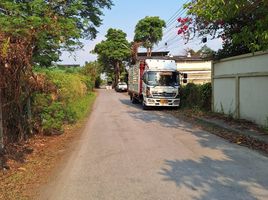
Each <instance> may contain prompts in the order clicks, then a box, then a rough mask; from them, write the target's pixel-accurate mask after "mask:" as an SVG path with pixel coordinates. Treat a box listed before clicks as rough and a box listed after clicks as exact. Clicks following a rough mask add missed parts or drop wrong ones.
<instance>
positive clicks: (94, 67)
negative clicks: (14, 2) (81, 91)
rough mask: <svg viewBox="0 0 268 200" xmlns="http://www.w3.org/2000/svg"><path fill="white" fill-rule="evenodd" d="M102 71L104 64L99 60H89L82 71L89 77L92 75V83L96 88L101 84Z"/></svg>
mask: <svg viewBox="0 0 268 200" xmlns="http://www.w3.org/2000/svg"><path fill="white" fill-rule="evenodd" d="M101 72H102V66H101V64H100V63H99V62H96V61H95V62H89V63H88V62H87V63H86V64H85V66H84V67H83V68H82V69H81V73H82V74H83V75H85V76H87V77H90V78H91V80H92V83H94V85H93V86H95V88H99V87H100V84H101V78H100V75H101Z"/></svg>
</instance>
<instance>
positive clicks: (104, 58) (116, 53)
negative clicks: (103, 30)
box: [93, 28, 131, 84]
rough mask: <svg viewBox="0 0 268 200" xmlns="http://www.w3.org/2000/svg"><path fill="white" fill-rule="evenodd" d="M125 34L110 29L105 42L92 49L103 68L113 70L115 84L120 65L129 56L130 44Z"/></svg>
mask: <svg viewBox="0 0 268 200" xmlns="http://www.w3.org/2000/svg"><path fill="white" fill-rule="evenodd" d="M126 36H127V34H126V33H124V32H123V31H122V30H119V29H112V28H110V29H109V30H108V31H107V34H106V36H105V37H106V40H104V41H102V42H100V43H99V44H97V45H96V46H95V48H94V51H93V52H95V53H97V54H98V59H99V61H100V62H101V63H102V64H103V66H104V67H106V68H107V67H108V68H110V66H112V67H113V69H114V75H115V84H117V83H118V80H119V77H120V64H121V63H122V61H124V60H128V59H129V57H130V55H131V50H130V44H129V42H128V41H127V39H126Z"/></svg>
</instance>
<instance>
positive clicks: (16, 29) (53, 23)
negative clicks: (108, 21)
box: [0, 0, 112, 66]
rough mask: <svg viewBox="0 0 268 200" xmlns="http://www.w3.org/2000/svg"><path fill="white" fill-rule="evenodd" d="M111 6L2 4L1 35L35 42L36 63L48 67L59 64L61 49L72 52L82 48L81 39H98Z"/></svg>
mask: <svg viewBox="0 0 268 200" xmlns="http://www.w3.org/2000/svg"><path fill="white" fill-rule="evenodd" d="M111 5H112V1H111V0H101V1H100V0H81V1H75V0H70V1H58V0H52V1H45V0H29V1H20V0H15V1H10V0H1V2H0V27H1V31H0V34H1V33H4V34H5V35H8V36H10V37H30V39H33V40H32V43H33V44H32V46H33V55H34V61H35V62H37V63H39V64H44V65H46V66H47V65H49V64H50V63H51V61H56V60H58V58H59V53H60V52H59V49H61V48H64V49H66V50H70V51H71V50H74V49H75V48H74V46H75V45H81V43H80V42H79V40H78V39H79V38H89V39H93V38H95V37H96V34H97V30H96V27H99V26H100V25H101V18H100V16H102V15H103V13H102V11H101V10H102V9H103V8H110V7H111Z"/></svg>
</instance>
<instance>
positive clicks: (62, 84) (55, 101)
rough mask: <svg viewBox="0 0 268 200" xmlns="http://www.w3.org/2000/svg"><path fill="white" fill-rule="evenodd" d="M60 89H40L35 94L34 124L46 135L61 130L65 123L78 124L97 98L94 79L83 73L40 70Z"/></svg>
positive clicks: (33, 99) (47, 79)
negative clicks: (94, 91)
mask: <svg viewBox="0 0 268 200" xmlns="http://www.w3.org/2000/svg"><path fill="white" fill-rule="evenodd" d="M37 73H41V74H44V75H45V77H46V81H48V82H51V83H52V84H54V86H55V88H56V92H53V93H51V92H50V93H49V92H40V91H39V92H36V93H35V94H34V95H33V96H32V111H33V115H34V119H35V120H34V121H35V124H34V127H35V128H36V129H38V130H39V131H40V129H41V130H42V131H43V132H44V133H45V134H52V133H55V132H61V131H62V127H63V125H64V124H67V123H74V122H76V121H77V120H79V119H81V118H82V117H84V116H85V115H86V113H87V112H88V108H89V104H90V103H92V102H93V100H94V97H95V95H94V93H92V89H93V82H92V81H91V79H90V78H89V77H87V76H84V75H81V74H80V73H75V72H72V73H70V72H69V71H64V70H59V69H53V70H51V69H50V70H47V69H45V70H38V72H37Z"/></svg>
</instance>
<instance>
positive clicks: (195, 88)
mask: <svg viewBox="0 0 268 200" xmlns="http://www.w3.org/2000/svg"><path fill="white" fill-rule="evenodd" d="M180 94H181V104H182V107H188V108H199V109H203V110H206V111H210V110H211V98H212V87H211V83H206V84H203V85H196V84H194V83H188V84H187V85H186V86H182V87H181V88H180Z"/></svg>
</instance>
